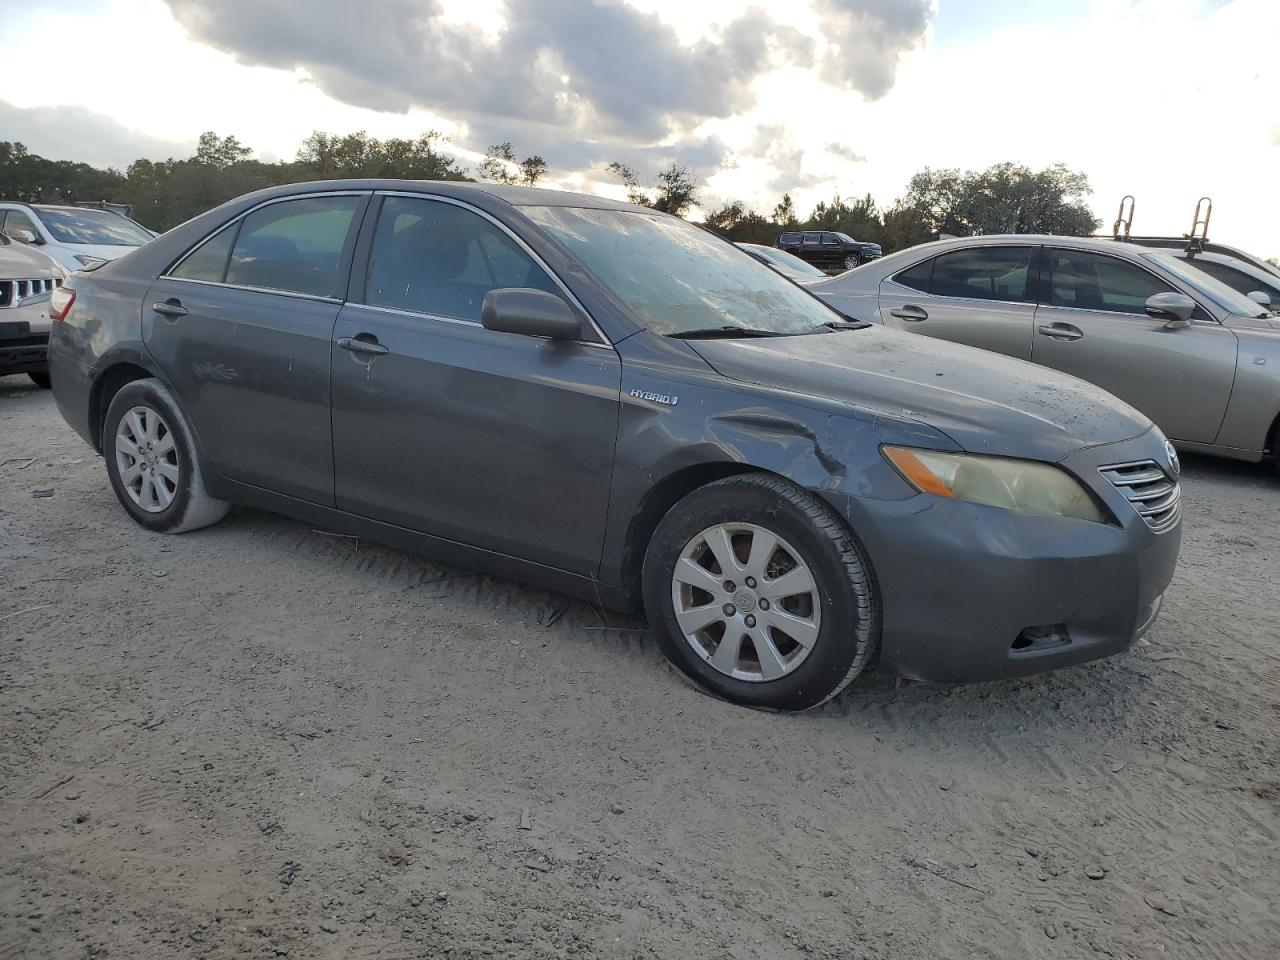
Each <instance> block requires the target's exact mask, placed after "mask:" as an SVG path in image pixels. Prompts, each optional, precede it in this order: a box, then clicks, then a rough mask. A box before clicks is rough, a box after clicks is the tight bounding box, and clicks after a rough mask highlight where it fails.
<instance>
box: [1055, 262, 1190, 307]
mask: <svg viewBox="0 0 1280 960" xmlns="http://www.w3.org/2000/svg"><path fill="white" fill-rule="evenodd" d="M1047 252H1048V258H1049V303H1051V304H1052V305H1053V306H1055V307H1074V308H1076V309H1077V310H1107V311H1110V312H1112V313H1142V314H1145V313H1146V311H1147V307H1146V304H1147V298H1148V297H1152V296H1154V295H1155V294H1157V293H1176V292H1177V291H1175V290H1174V289H1173V287H1171V286H1170V285H1169V284H1167V283H1165V282H1164V281H1163V280H1161V279H1160V278H1159V277H1157V276H1155V275H1154V274H1152V273H1150V272H1148V271H1146V270H1143V269H1142V268H1141V267H1139V266H1137V265H1135V264H1132V263H1129V262H1128V261H1127V260H1120V259H1117V258H1116V257H1108V256H1103V255H1102V254H1097V253H1089V252H1088V251H1085V250H1055V249H1050V250H1048V251H1047Z"/></svg>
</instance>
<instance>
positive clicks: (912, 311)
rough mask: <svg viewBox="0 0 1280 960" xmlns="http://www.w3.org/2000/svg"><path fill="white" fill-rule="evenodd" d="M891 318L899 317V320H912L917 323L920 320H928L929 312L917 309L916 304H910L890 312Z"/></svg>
mask: <svg viewBox="0 0 1280 960" xmlns="http://www.w3.org/2000/svg"><path fill="white" fill-rule="evenodd" d="M889 316H891V317H897V318H898V319H899V320H910V321H912V322H915V321H919V320H928V319H929V311H928V310H926V309H925V308H924V307H917V306H916V305H915V304H914V303H908V304H904V305H903V306H901V307H898V308H897V309H895V310H890V311H889Z"/></svg>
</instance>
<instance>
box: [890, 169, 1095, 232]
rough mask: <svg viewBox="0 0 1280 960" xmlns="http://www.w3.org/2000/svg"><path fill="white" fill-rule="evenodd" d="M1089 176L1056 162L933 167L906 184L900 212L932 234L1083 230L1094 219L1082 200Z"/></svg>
mask: <svg viewBox="0 0 1280 960" xmlns="http://www.w3.org/2000/svg"><path fill="white" fill-rule="evenodd" d="M1089 192H1090V191H1089V178H1088V177H1086V176H1085V175H1084V174H1083V173H1078V172H1076V171H1073V170H1070V169H1068V168H1067V167H1066V166H1064V165H1063V164H1055V165H1054V166H1051V167H1047V168H1045V169H1044V170H1040V171H1033V170H1031V169H1030V168H1029V167H1025V166H1022V165H1020V164H1013V163H998V164H996V165H995V166H992V167H989V168H987V169H986V170H984V171H982V172H980V173H976V172H974V171H964V172H962V171H959V170H932V169H930V168H928V167H926V168H925V169H924V170H921V171H920V172H919V173H917V174H916V175H915V176H914V177H912V178H911V180H910V182H909V183H908V184H907V192H906V194H905V195H904V196H903V197H902V199H901V200H900V201H899V207H900V210H899V216H900V217H908V216H910V214H911V213H912V212H913V213H914V214H915V216H916V217H918V219H919V222H920V226H921V228H922V229H923V231H924V232H925V233H927V234H928V235H929V236H930V238H934V237H936V236H937V235H938V234H939V233H949V234H954V235H956V236H973V235H977V234H984V233H1056V234H1061V235H1064V236H1084V235H1088V234H1091V233H1093V231H1094V230H1096V229H1097V228H1098V220H1097V219H1096V218H1095V217H1094V215H1093V212H1092V211H1091V210H1090V209H1089V208H1088V206H1087V205H1086V204H1085V202H1084V197H1085V196H1087V195H1088V193H1089Z"/></svg>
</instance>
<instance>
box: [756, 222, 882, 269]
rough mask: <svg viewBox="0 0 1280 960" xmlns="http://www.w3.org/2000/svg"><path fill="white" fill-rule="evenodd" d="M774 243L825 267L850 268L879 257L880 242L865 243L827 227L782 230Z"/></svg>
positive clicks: (780, 248)
mask: <svg viewBox="0 0 1280 960" xmlns="http://www.w3.org/2000/svg"><path fill="white" fill-rule="evenodd" d="M774 246H775V247H777V248H778V249H779V250H785V251H786V252H787V253H789V254H792V255H793V256H796V257H799V258H800V259H801V260H803V261H805V262H806V263H811V264H813V265H814V266H816V267H823V268H826V269H828V270H852V269H853V268H854V267H856V266H858V265H860V264H863V263H866V262H867V261H868V260H877V259H879V258H880V244H878V243H865V242H863V241H861V240H855V239H853V237H851V236H849V235H848V234H847V233H834V232H832V231H830V230H819V231H814V230H808V231H804V232H796V233H784V234H782V235H781V236H780V237H778V240H777V242H776V243H775V244H774Z"/></svg>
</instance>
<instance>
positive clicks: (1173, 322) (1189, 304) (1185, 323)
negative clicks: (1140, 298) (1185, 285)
mask: <svg viewBox="0 0 1280 960" xmlns="http://www.w3.org/2000/svg"><path fill="white" fill-rule="evenodd" d="M1146 308H1147V315H1148V316H1151V317H1155V318H1156V319H1157V320H1164V321H1165V327H1166V328H1167V329H1169V330H1177V329H1179V328H1180V327H1189V326H1191V314H1192V313H1194V312H1195V309H1196V302H1195V301H1194V300H1192V299H1191V298H1190V297H1188V296H1187V295H1186V294H1182V293H1157V294H1154V295H1153V296H1150V297H1147V303H1146Z"/></svg>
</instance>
